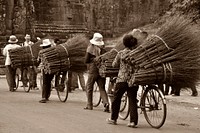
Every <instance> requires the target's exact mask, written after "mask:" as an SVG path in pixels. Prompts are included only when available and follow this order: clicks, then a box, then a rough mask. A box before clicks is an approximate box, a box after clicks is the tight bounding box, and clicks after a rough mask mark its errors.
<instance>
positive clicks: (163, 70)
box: [124, 17, 200, 84]
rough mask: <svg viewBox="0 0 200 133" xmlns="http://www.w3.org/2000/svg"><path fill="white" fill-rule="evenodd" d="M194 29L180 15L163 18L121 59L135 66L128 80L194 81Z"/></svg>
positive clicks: (199, 48) (197, 55)
mask: <svg viewBox="0 0 200 133" xmlns="http://www.w3.org/2000/svg"><path fill="white" fill-rule="evenodd" d="M197 29H198V28H197V27H196V26H195V25H192V24H191V22H190V20H189V19H187V18H184V17H177V18H174V19H172V20H170V21H168V22H166V24H164V25H163V26H162V27H161V28H160V29H159V30H158V32H157V33H156V34H155V35H152V36H150V37H149V38H148V39H147V40H146V41H145V42H144V43H143V44H142V45H140V46H139V47H137V48H136V49H134V50H133V51H131V52H130V53H129V54H128V55H127V56H126V58H125V59H124V60H125V61H126V62H128V63H129V64H130V65H132V66H133V67H134V68H137V72H136V73H134V74H133V75H132V78H131V81H130V82H131V83H133V82H134V83H137V84H153V83H160V82H177V81H184V82H191V83H194V82H197V80H199V74H200V67H199V65H200V62H199V60H200V45H199V44H200V39H199V35H200V34H199V32H198V31H197Z"/></svg>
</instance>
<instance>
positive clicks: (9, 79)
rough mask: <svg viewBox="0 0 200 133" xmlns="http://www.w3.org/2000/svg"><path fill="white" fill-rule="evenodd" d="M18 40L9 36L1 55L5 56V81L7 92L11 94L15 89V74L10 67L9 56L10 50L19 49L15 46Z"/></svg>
mask: <svg viewBox="0 0 200 133" xmlns="http://www.w3.org/2000/svg"><path fill="white" fill-rule="evenodd" d="M17 42H18V39H17V37H16V36H14V35H11V36H10V38H9V40H8V43H9V44H7V45H6V46H5V48H4V49H3V55H4V56H6V60H5V66H6V79H7V82H8V85H9V90H10V91H11V92H13V91H14V88H16V82H15V74H16V68H13V67H12V66H11V59H10V55H9V50H10V49H15V48H19V47H21V46H19V45H17Z"/></svg>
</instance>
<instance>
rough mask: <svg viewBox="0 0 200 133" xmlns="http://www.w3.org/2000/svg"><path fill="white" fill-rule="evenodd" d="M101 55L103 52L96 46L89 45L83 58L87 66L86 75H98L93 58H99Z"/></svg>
mask: <svg viewBox="0 0 200 133" xmlns="http://www.w3.org/2000/svg"><path fill="white" fill-rule="evenodd" d="M103 53H105V50H104V49H102V48H99V47H98V46H95V45H93V44H90V45H89V46H88V48H87V51H86V56H85V63H86V64H87V67H88V73H90V74H99V69H98V68H97V66H96V64H95V62H94V58H96V57H98V56H100V55H101V54H103Z"/></svg>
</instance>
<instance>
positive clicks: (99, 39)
mask: <svg viewBox="0 0 200 133" xmlns="http://www.w3.org/2000/svg"><path fill="white" fill-rule="evenodd" d="M90 43H92V44H94V45H97V46H102V45H104V42H103V36H102V35H101V34H100V33H94V35H93V38H92V39H91V40H90Z"/></svg>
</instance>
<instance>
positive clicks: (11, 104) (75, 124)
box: [0, 78, 200, 133]
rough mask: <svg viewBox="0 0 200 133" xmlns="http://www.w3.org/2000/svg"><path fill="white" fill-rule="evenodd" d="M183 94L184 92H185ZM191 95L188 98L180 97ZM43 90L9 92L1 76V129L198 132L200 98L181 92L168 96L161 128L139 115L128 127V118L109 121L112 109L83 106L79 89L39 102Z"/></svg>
mask: <svg viewBox="0 0 200 133" xmlns="http://www.w3.org/2000/svg"><path fill="white" fill-rule="evenodd" d="M183 94H184V95H183ZM184 97H186V98H189V99H190V98H192V100H190V101H189V102H180V101H179V99H183V98H184ZM40 98H41V91H30V92H29V93H25V92H24V91H23V90H22V88H19V89H18V91H17V92H9V91H8V86H7V83H6V81H5V79H4V78H0V133H122V132H123V133H133V132H139V133H160V132H162V133H177V132H181V133H199V132H200V128H199V123H200V104H196V103H194V104H191V102H192V101H197V100H199V101H200V98H199V97H195V98H194V97H191V96H189V94H187V92H186V93H182V96H181V98H178V97H171V96H168V97H167V101H168V102H167V107H168V114H167V120H166V123H165V124H164V126H163V127H162V128H161V129H153V128H151V127H150V126H149V125H148V124H147V122H146V121H145V119H144V116H143V114H140V115H139V125H138V128H136V129H132V128H128V127H126V124H127V123H128V120H125V121H123V120H119V121H118V125H109V124H106V121H105V120H106V118H108V117H109V116H110V113H104V112H103V111H102V109H103V107H102V106H100V107H97V108H95V109H94V110H93V111H86V110H83V107H84V106H85V101H86V97H85V92H82V91H81V90H76V91H75V92H74V93H70V94H69V98H68V101H67V102H66V103H61V102H59V100H58V98H57V96H56V94H55V92H53V94H52V96H51V98H50V101H49V102H48V103H46V104H43V103H39V102H38V101H39V100H40Z"/></svg>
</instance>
